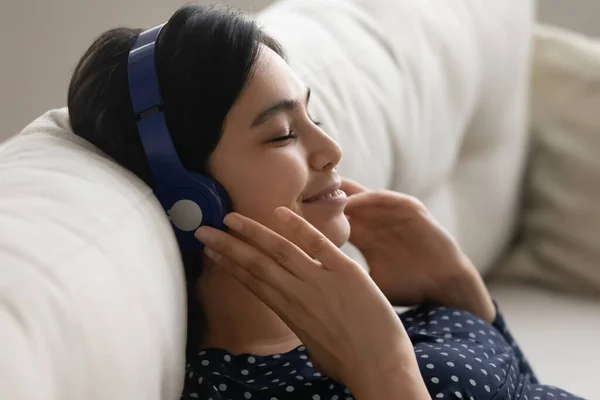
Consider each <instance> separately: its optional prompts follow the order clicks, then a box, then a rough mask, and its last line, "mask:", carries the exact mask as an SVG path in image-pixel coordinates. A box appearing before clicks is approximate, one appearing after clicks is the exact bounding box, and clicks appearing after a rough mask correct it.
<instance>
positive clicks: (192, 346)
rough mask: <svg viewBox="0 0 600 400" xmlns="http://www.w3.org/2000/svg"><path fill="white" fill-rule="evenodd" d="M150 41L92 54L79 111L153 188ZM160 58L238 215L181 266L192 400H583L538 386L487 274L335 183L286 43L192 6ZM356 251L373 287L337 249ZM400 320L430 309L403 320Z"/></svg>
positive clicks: (180, 133) (425, 231)
mask: <svg viewBox="0 0 600 400" xmlns="http://www.w3.org/2000/svg"><path fill="white" fill-rule="evenodd" d="M140 32H141V31H140V30H132V29H115V30H111V31H108V32H106V33H104V34H103V35H101V36H100V37H99V38H98V39H97V40H96V41H95V42H94V44H92V46H91V47H90V49H89V50H88V51H87V52H86V53H85V55H84V56H83V58H82V59H81V61H80V63H79V64H78V66H77V68H76V70H75V72H74V75H73V78H72V81H71V85H70V88H69V96H68V105H69V113H70V119H71V125H72V128H73V130H74V132H75V133H76V134H78V135H80V136H81V137H83V138H85V139H87V140H88V141H90V142H92V143H93V144H95V145H96V146H97V147H99V148H100V149H102V150H103V151H104V152H106V153H107V154H108V155H109V156H111V157H112V158H114V159H115V160H116V161H117V162H119V163H120V164H121V165H123V166H124V167H126V168H128V169H129V170H131V171H132V172H133V173H135V174H136V175H138V176H139V177H140V178H141V179H143V180H144V181H146V183H148V184H149V185H150V186H152V184H153V182H152V179H151V176H150V173H149V170H148V166H147V163H146V160H145V156H144V153H143V151H142V147H141V144H140V142H139V138H138V133H137V130H136V121H135V118H134V114H133V111H132V109H131V105H130V99H129V93H128V85H127V57H128V52H129V49H130V47H131V45H132V44H133V42H134V40H135V38H136V35H138V34H139V33H140ZM156 51H157V53H156V65H157V69H158V75H159V83H160V86H161V90H162V95H163V100H164V103H165V105H164V113H165V116H166V120H167V124H168V127H169V130H170V132H171V135H172V137H173V141H174V144H175V147H176V149H177V152H178V154H179V156H180V158H181V160H182V162H183V164H184V166H185V167H186V169H188V170H190V171H196V172H199V173H203V174H207V175H211V176H212V177H213V178H214V179H216V180H217V181H218V182H219V183H221V184H222V186H223V187H224V188H225V189H226V191H227V192H228V194H229V196H230V198H231V201H232V207H233V210H235V212H234V213H231V214H229V215H228V216H227V217H226V218H225V224H226V225H227V227H228V228H229V230H228V231H227V232H223V231H218V230H215V229H211V228H208V227H203V228H200V229H199V230H198V231H197V232H196V237H197V238H198V240H201V241H202V242H204V243H205V244H206V248H205V253H204V254H199V253H193V252H192V253H186V254H183V258H184V264H185V268H186V278H187V283H188V297H189V312H188V314H189V315H188V323H189V326H188V349H189V360H188V366H187V373H186V382H185V388H184V393H183V395H182V397H183V398H184V399H191V398H204V399H238V398H239V399H250V398H253V399H271V400H273V399H342V398H344V399H349V398H354V397H356V398H357V399H359V400H362V399H393V398H398V399H427V398H476V399H492V398H495V399H513V398H514V399H516V398H521V397H522V398H524V399H526V400H527V399H532V400H535V399H546V398H558V397H562V398H571V399H572V398H574V396H573V395H571V394H568V393H565V392H563V391H561V390H558V389H555V388H552V387H548V386H543V385H540V384H538V382H537V380H536V378H535V377H534V376H533V373H532V372H531V370H530V368H529V367H528V365H527V363H526V361H525V360H524V358H523V356H522V354H521V352H520V351H519V349H518V347H517V345H516V344H515V342H514V341H513V340H512V338H511V337H510V334H509V333H508V331H507V330H506V326H505V325H504V323H503V320H502V317H501V316H500V315H499V314H498V313H497V311H496V307H495V305H494V303H493V301H492V299H491V298H490V295H489V293H488V292H487V290H486V287H485V285H484V283H483V282H482V280H481V278H480V276H479V275H478V273H477V271H476V269H475V268H474V267H473V265H472V264H471V263H470V262H469V260H468V259H467V257H466V256H465V255H464V254H463V253H462V252H461V251H460V249H459V248H458V247H457V245H456V244H455V242H454V241H453V240H452V238H450V237H449V236H448V235H447V234H446V233H445V232H444V230H443V229H442V228H441V227H440V226H439V225H438V224H437V223H436V222H435V221H434V220H433V218H432V217H431V216H430V215H429V214H428V212H427V210H426V209H425V208H424V207H423V206H422V205H421V204H420V203H419V202H418V201H416V200H414V199H412V198H410V197H407V196H402V195H399V194H396V193H392V192H386V191H381V192H371V191H368V190H367V189H365V188H363V187H361V186H359V185H358V184H356V183H353V182H350V181H342V180H341V179H340V177H339V176H338V175H337V173H336V166H337V164H338V163H339V161H340V158H341V150H340V148H339V147H338V146H337V144H336V143H335V142H333V141H332V140H331V139H330V138H329V137H328V136H327V135H326V133H325V132H324V131H323V130H322V129H321V128H320V127H319V124H318V122H316V121H314V120H312V119H311V117H310V116H309V115H308V112H307V104H308V102H309V98H310V90H308V89H307V88H306V87H305V86H304V85H303V84H302V83H301V82H300V81H299V79H298V77H297V76H296V75H294V73H293V71H292V70H291V69H290V68H289V66H288V65H287V64H286V63H285V61H284V59H283V54H282V49H281V48H280V46H279V45H278V44H277V43H276V41H275V40H273V39H272V38H270V37H269V36H267V35H265V34H264V33H262V32H261V31H260V30H259V29H258V28H257V27H256V25H255V24H254V23H253V22H251V21H249V20H246V19H245V18H243V17H242V16H240V15H238V14H236V13H233V12H231V11H227V10H224V9H222V8H209V7H201V6H185V7H183V8H181V9H179V10H178V11H177V12H176V13H175V14H174V15H173V16H172V17H171V19H170V20H169V22H168V23H167V24H166V25H165V27H164V28H163V30H162V32H161V35H160V37H159V40H158V44H157V50H156ZM347 195H348V197H347ZM350 227H352V230H350ZM348 238H349V239H350V241H351V242H352V243H354V244H355V245H356V246H357V247H358V248H359V249H360V250H361V251H362V253H363V254H364V256H365V258H366V260H367V261H368V263H369V267H370V270H371V274H370V276H369V275H368V274H367V273H366V272H365V271H363V270H362V269H361V268H360V267H359V266H358V265H357V264H356V263H354V262H353V261H352V260H351V259H349V258H348V257H346V256H345V255H344V254H343V253H342V252H341V251H340V250H339V249H338V247H339V246H341V245H342V244H343V243H345V242H346V241H347V240H348ZM391 304H396V305H407V306H412V305H417V304H420V306H419V307H417V308H416V309H414V310H412V311H409V312H407V313H405V314H403V315H402V316H401V318H398V316H397V315H396V314H395V312H394V310H393V308H392V306H391Z"/></svg>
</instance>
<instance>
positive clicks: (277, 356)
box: [273, 354, 281, 358]
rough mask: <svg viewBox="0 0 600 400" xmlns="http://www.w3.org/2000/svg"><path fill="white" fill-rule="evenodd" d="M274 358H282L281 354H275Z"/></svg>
mask: <svg viewBox="0 0 600 400" xmlns="http://www.w3.org/2000/svg"><path fill="white" fill-rule="evenodd" d="M273 358H281V354H275V355H274V356H273Z"/></svg>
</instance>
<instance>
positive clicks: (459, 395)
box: [454, 392, 462, 399]
mask: <svg viewBox="0 0 600 400" xmlns="http://www.w3.org/2000/svg"><path fill="white" fill-rule="evenodd" d="M454 394H455V395H456V397H458V398H459V399H462V394H461V393H460V392H454Z"/></svg>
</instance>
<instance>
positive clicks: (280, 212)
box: [275, 207, 290, 222]
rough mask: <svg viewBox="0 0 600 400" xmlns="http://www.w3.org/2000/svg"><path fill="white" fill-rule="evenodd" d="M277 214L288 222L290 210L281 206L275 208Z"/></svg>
mask: <svg viewBox="0 0 600 400" xmlns="http://www.w3.org/2000/svg"><path fill="white" fill-rule="evenodd" d="M275 216H276V217H277V218H279V219H280V220H281V221H283V222H288V221H289V220H290V215H289V214H288V211H287V210H286V209H284V208H281V207H280V208H277V209H275Z"/></svg>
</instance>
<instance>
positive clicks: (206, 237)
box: [194, 227, 214, 244]
mask: <svg viewBox="0 0 600 400" xmlns="http://www.w3.org/2000/svg"><path fill="white" fill-rule="evenodd" d="M194 236H196V239H198V240H199V241H201V242H202V243H205V244H209V243H212V242H213V240H214V235H213V234H212V232H211V231H210V230H208V229H205V228H204V227H200V228H198V230H196V233H195V234H194Z"/></svg>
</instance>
